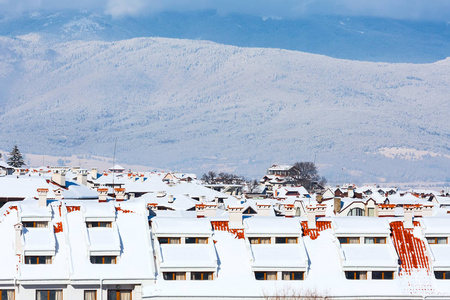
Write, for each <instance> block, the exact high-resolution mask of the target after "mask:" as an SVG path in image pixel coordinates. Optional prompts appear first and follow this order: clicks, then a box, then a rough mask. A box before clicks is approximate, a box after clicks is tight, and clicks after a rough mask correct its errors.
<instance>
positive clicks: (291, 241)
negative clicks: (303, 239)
mask: <svg viewBox="0 0 450 300" xmlns="http://www.w3.org/2000/svg"><path fill="white" fill-rule="evenodd" d="M297 243H298V240H297V238H296V237H276V238H275V244H297Z"/></svg>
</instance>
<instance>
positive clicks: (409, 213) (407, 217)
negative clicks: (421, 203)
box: [403, 205, 414, 228]
mask: <svg viewBox="0 0 450 300" xmlns="http://www.w3.org/2000/svg"><path fill="white" fill-rule="evenodd" d="M403 213H404V219H403V227H405V228H414V223H413V216H414V205H403Z"/></svg>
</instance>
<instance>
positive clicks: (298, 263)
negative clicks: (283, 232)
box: [250, 243, 308, 271]
mask: <svg viewBox="0 0 450 300" xmlns="http://www.w3.org/2000/svg"><path fill="white" fill-rule="evenodd" d="M250 248H251V255H252V258H253V262H252V268H253V269H254V270H255V269H260V270H265V271H267V270H270V269H277V270H281V269H283V270H290V271H293V270H299V269H301V270H302V271H305V270H306V268H307V267H308V256H307V254H306V251H305V247H304V245H303V243H299V244H252V245H251V246H250Z"/></svg>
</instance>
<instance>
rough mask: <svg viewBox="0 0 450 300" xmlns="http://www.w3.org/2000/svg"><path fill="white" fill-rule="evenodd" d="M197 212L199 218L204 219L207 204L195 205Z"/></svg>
mask: <svg viewBox="0 0 450 300" xmlns="http://www.w3.org/2000/svg"><path fill="white" fill-rule="evenodd" d="M195 211H196V212H197V218H204V217H205V204H195Z"/></svg>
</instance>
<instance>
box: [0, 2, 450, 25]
mask: <svg viewBox="0 0 450 300" xmlns="http://www.w3.org/2000/svg"><path fill="white" fill-rule="evenodd" d="M61 9H86V10H96V11H102V12H104V13H106V14H110V15H112V16H116V17H120V16H133V15H152V14H157V13H159V12H166V11H178V12H189V11H195V10H216V11H217V12H218V13H219V14H230V13H236V14H250V15H258V16H262V17H272V18H299V17H303V16H308V15H317V14H319V15H330V14H332V15H335V14H338V15H347V16H373V17H387V18H394V19H403V20H434V21H450V0H334V1H333V0H77V1H73V0H0V12H1V13H6V14H15V13H21V12H27V11H39V10H61Z"/></svg>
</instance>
